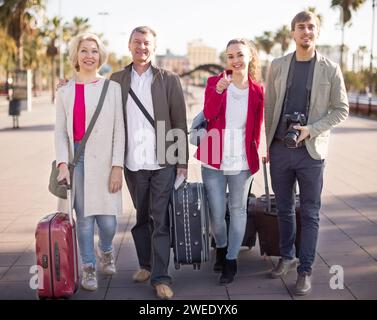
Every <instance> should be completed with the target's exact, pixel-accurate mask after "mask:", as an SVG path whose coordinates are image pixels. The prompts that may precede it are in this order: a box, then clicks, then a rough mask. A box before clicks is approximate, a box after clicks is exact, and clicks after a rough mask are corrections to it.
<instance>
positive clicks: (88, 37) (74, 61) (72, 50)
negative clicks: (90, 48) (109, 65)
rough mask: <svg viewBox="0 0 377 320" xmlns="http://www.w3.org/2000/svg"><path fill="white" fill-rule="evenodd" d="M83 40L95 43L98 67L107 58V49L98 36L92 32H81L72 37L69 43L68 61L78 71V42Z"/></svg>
mask: <svg viewBox="0 0 377 320" xmlns="http://www.w3.org/2000/svg"><path fill="white" fill-rule="evenodd" d="M83 41H93V42H95V43H96V44H97V47H98V51H99V62H98V69H99V68H100V67H101V66H102V65H103V64H104V63H105V62H106V59H107V50H106V48H105V46H104V44H103V43H102V41H101V40H100V38H98V36H96V35H95V34H93V33H83V34H79V35H78V36H76V37H74V38H73V39H72V40H71V42H70V44H69V61H70V62H71V65H72V67H73V68H74V69H75V70H76V71H77V72H78V71H80V66H79V63H78V52H79V47H80V44H81V43H82V42H83Z"/></svg>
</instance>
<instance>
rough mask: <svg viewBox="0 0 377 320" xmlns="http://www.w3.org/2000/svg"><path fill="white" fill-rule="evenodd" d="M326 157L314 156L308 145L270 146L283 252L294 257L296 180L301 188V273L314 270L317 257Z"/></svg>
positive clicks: (276, 144)
mask: <svg viewBox="0 0 377 320" xmlns="http://www.w3.org/2000/svg"><path fill="white" fill-rule="evenodd" d="M323 170H324V160H315V159H313V158H312V157H311V156H310V155H309V153H308V151H307V149H306V147H305V146H303V147H301V148H297V149H288V148H287V147H286V146H285V145H283V144H279V143H276V142H273V143H272V145H271V147H270V172H271V183H272V188H273V190H274V193H275V197H276V206H277V211H278V221H279V231H280V254H281V256H282V257H283V258H287V259H293V258H294V256H295V248H294V242H295V238H296V219H295V210H294V206H295V202H294V197H293V187H294V183H295V181H296V180H297V182H298V185H299V189H300V209H301V242H300V253H299V259H300V265H299V267H298V268H297V271H298V273H303V272H308V273H309V274H310V273H311V270H312V265H313V262H314V258H315V253H316V247H317V240H318V230H319V211H320V208H321V192H322V186H323Z"/></svg>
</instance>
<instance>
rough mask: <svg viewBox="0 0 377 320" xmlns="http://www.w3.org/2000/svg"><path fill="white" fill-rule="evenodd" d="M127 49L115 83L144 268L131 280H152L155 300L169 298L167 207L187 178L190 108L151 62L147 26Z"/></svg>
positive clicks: (171, 77)
mask: <svg viewBox="0 0 377 320" xmlns="http://www.w3.org/2000/svg"><path fill="white" fill-rule="evenodd" d="M128 45H129V50H130V52H131V54H132V60H133V62H132V63H131V64H130V65H128V66H127V67H126V68H125V69H124V70H123V71H119V72H116V73H114V74H113V75H112V76H111V80H114V81H117V82H119V83H120V84H121V88H122V98H123V115H124V120H125V130H126V151H125V152H126V153H125V166H124V167H125V170H124V174H125V178H126V182H127V186H128V189H129V191H130V194H131V197H132V201H133V203H134V206H135V208H136V225H135V226H134V227H133V228H132V236H133V238H134V242H135V246H136V251H137V256H138V260H139V265H140V269H139V270H137V272H136V273H135V274H134V277H133V279H134V281H136V282H144V281H147V280H148V279H149V278H150V280H151V284H152V286H153V287H154V288H155V290H156V293H157V296H158V297H159V298H161V299H170V298H172V296H173V291H172V289H171V288H170V285H171V277H170V276H169V275H168V266H169V257H170V234H169V220H168V211H167V206H168V202H169V197H170V193H171V191H172V188H173V184H174V181H175V177H176V175H178V176H179V175H182V176H184V177H187V160H188V144H187V125H186V106H185V101H184V97H183V92H182V88H181V84H180V80H179V77H178V76H177V75H176V74H174V73H172V72H169V71H166V70H164V69H161V68H158V67H156V66H154V65H153V64H152V63H151V60H152V58H153V56H154V53H155V48H156V33H155V31H154V30H153V29H151V28H150V27H146V26H144V27H138V28H135V29H134V30H133V31H132V33H131V36H130V40H129V44H128ZM130 89H132V92H131V91H130ZM140 104H141V105H142V106H140ZM143 108H144V110H142V109H143ZM175 138H176V139H175Z"/></svg>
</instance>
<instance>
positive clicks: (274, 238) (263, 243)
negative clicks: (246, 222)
mask: <svg viewBox="0 0 377 320" xmlns="http://www.w3.org/2000/svg"><path fill="white" fill-rule="evenodd" d="M262 162H263V176H264V183H265V192H266V194H264V195H262V196H261V197H259V198H257V200H256V202H254V203H252V204H251V205H252V206H253V209H251V210H252V211H254V219H255V227H256V229H257V233H258V240H259V246H260V253H261V255H264V254H266V255H267V256H280V248H279V225H278V219H277V211H276V200H275V195H273V194H272V195H270V191H269V187H268V180H267V168H266V158H263V161H262ZM295 197H296V205H295V208H296V210H295V211H296V240H295V247H296V257H298V256H299V251H300V239H301V219H300V198H299V196H298V195H297V193H296V196H295ZM249 206H250V204H249Z"/></svg>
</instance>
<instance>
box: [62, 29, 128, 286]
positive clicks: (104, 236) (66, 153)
mask: <svg viewBox="0 0 377 320" xmlns="http://www.w3.org/2000/svg"><path fill="white" fill-rule="evenodd" d="M69 55H70V62H71V64H72V66H73V68H74V69H75V76H74V77H73V78H72V79H71V80H70V81H69V82H68V83H67V84H66V85H64V86H61V87H60V88H59V89H58V91H57V99H56V124H55V148H56V163H57V165H58V167H59V171H60V173H59V176H58V180H59V181H60V180H64V179H66V180H67V182H68V183H71V182H72V189H73V196H72V197H73V200H74V209H75V212H76V217H77V236H78V242H79V248H80V254H81V259H82V265H83V273H82V280H81V285H82V287H83V288H84V289H87V290H96V289H97V288H98V283H97V277H96V256H95V249H94V223H95V222H96V223H97V226H98V230H99V243H98V247H97V255H98V257H99V261H100V265H101V267H102V270H103V272H104V273H106V274H110V275H111V274H114V273H115V272H116V269H115V263H114V247H113V238H114V235H115V233H116V228H117V220H116V216H117V215H118V214H121V213H122V194H121V188H122V178H123V177H122V171H123V159H124V122H123V114H122V95H121V88H120V85H119V84H118V83H116V82H114V81H110V84H109V87H108V91H107V94H106V97H105V100H104V103H103V107H102V110H101V112H100V114H99V117H98V119H97V121H96V123H95V125H94V129H93V131H92V133H91V135H90V136H89V139H88V142H87V144H86V145H85V150H84V152H83V153H82V155H81V157H80V158H79V161H78V164H77V166H76V167H75V169H74V175H73V181H70V173H69V170H68V164H69V163H70V162H72V160H73V157H74V154H75V153H76V152H77V150H78V147H79V145H80V143H81V140H82V139H83V137H84V135H85V132H86V129H87V126H88V125H89V123H90V121H91V118H92V116H93V113H94V111H95V109H96V107H97V104H98V100H99V97H100V94H101V91H102V87H103V86H104V83H105V79H104V78H102V77H100V76H99V75H98V74H97V71H98V69H99V68H100V66H101V65H102V64H103V63H104V62H105V60H106V50H105V48H104V46H103V44H102V42H101V41H100V40H99V38H98V37H97V36H96V35H94V34H83V35H79V36H77V37H76V38H74V39H73V40H72V42H71V44H70V49H69Z"/></svg>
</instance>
